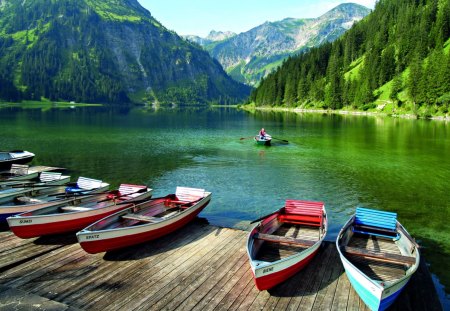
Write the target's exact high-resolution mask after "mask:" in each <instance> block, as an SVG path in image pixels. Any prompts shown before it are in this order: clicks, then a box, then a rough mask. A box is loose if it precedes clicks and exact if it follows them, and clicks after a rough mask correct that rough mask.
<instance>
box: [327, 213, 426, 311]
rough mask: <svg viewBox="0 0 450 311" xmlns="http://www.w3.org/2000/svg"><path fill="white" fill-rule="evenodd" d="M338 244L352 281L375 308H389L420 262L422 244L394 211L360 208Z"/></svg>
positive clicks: (368, 304) (339, 236)
mask: <svg viewBox="0 0 450 311" xmlns="http://www.w3.org/2000/svg"><path fill="white" fill-rule="evenodd" d="M336 247H337V249H338V252H339V256H340V257H341V261H342V264H343V266H344V269H345V272H346V274H347V276H348V279H349V280H350V283H351V284H352V286H353V288H354V289H355V291H356V292H357V293H358V295H359V296H360V297H361V299H362V300H363V301H364V303H365V304H366V305H367V306H368V307H369V308H370V309H371V310H386V309H387V308H388V307H389V306H390V305H391V304H392V303H393V302H394V301H395V299H396V298H397V297H398V295H399V294H400V292H401V291H402V290H403V288H404V287H405V286H406V284H407V283H408V281H409V279H410V278H411V276H412V275H413V274H414V272H416V270H417V268H418V266H419V262H420V254H419V250H418V248H419V245H417V243H416V242H415V241H414V239H413V238H412V237H411V236H410V235H409V233H408V232H407V231H406V230H405V228H403V226H402V225H401V224H400V223H399V222H398V221H397V214H396V213H391V212H383V211H378V210H373V209H368V208H361V207H358V208H357V209H356V213H355V215H354V216H352V217H351V218H350V220H349V221H348V222H347V223H346V224H345V225H344V227H343V228H342V229H341V231H340V232H339V234H338V237H337V239H336Z"/></svg>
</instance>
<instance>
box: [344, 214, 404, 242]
mask: <svg viewBox="0 0 450 311" xmlns="http://www.w3.org/2000/svg"><path fill="white" fill-rule="evenodd" d="M352 230H353V232H356V233H361V234H366V235H374V236H380V237H385V238H393V239H398V238H399V237H400V235H399V234H398V232H397V213H393V212H384V211H378V210H373V209H369V208H363V207H357V208H356V213H355V220H354V222H353V228H352Z"/></svg>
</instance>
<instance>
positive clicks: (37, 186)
mask: <svg viewBox="0 0 450 311" xmlns="http://www.w3.org/2000/svg"><path fill="white" fill-rule="evenodd" d="M39 180H40V182H38V183H33V184H30V185H27V184H20V185H16V186H14V185H13V186H11V187H6V188H1V189H0V204H2V205H4V204H5V203H9V202H14V200H16V199H17V198H18V197H21V196H38V195H49V194H52V193H57V192H58V191H60V189H61V187H60V186H62V185H65V184H67V183H68V182H69V181H70V176H65V175H62V174H61V173H55V172H42V173H41V174H40V175H39ZM63 189H64V188H63Z"/></svg>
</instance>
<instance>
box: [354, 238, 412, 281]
mask: <svg viewBox="0 0 450 311" xmlns="http://www.w3.org/2000/svg"><path fill="white" fill-rule="evenodd" d="M347 246H350V247H355V248H362V249H366V250H369V251H374V252H383V253H388V254H394V255H401V252H400V249H399V248H398V246H397V244H396V243H395V242H394V241H393V240H391V239H386V238H381V237H376V236H371V235H360V234H355V235H353V237H352V238H351V239H350V241H349V243H348V245H347ZM347 258H348V259H349V260H350V261H351V262H352V263H353V264H354V265H355V266H356V267H357V268H358V269H359V270H361V271H362V272H363V273H364V274H366V275H367V276H368V277H370V278H371V279H373V280H376V281H382V282H388V281H394V280H397V279H399V278H401V277H403V276H405V273H406V270H407V269H408V266H407V265H404V264H400V263H391V262H382V261H378V260H373V259H370V258H366V257H359V256H348V257H347Z"/></svg>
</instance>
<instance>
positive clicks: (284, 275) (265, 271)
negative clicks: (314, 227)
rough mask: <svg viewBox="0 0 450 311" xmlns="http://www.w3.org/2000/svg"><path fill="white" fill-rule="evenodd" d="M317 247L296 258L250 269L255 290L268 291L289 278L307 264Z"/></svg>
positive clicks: (315, 252)
mask: <svg viewBox="0 0 450 311" xmlns="http://www.w3.org/2000/svg"><path fill="white" fill-rule="evenodd" d="M319 247H320V243H319V244H318V245H317V246H316V247H314V249H309V250H308V252H305V253H302V254H300V255H299V256H297V258H292V259H291V260H289V261H285V262H278V263H276V264H273V265H268V266H263V267H261V268H255V269H252V272H253V277H254V282H255V285H256V288H257V289H258V290H268V289H270V288H272V287H274V286H276V285H278V284H280V283H282V282H284V281H286V280H287V279H289V278H291V277H292V276H294V275H295V274H297V273H298V272H300V271H301V270H302V269H303V268H305V267H306V266H307V265H308V264H309V262H310V261H311V260H312V259H313V258H314V256H315V255H316V254H317V252H318V250H319Z"/></svg>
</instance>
